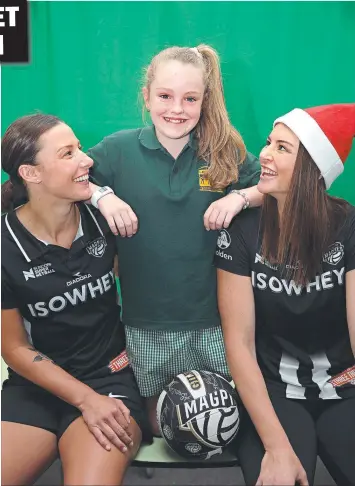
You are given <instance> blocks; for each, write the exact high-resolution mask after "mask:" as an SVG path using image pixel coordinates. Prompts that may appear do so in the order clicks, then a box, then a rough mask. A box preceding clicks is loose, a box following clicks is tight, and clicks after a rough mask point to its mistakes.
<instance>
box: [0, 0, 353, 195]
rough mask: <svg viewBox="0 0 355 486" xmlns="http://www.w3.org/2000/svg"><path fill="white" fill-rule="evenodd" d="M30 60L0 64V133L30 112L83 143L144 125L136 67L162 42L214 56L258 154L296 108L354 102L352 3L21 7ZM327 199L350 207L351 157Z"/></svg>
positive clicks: (233, 111)
mask: <svg viewBox="0 0 355 486" xmlns="http://www.w3.org/2000/svg"><path fill="white" fill-rule="evenodd" d="M30 30H31V63H30V64H29V65H22V66H20V65H19V66H3V67H2V110H1V111H2V132H4V131H5V129H6V128H7V126H8V125H9V124H10V123H11V122H12V121H13V120H14V119H16V118H17V117H19V116H22V115H25V114H29V113H33V112H35V111H37V110H39V111H41V112H45V113H53V114H55V115H58V116H59V117H61V118H62V119H63V120H64V121H66V122H67V123H68V124H69V125H71V126H72V127H73V129H74V131H75V133H76V135H77V136H78V137H79V138H80V140H81V142H82V143H83V145H84V147H86V148H88V147H90V146H92V145H94V144H95V143H97V142H98V141H99V140H100V139H101V138H102V137H103V136H105V135H108V134H110V133H112V132H114V131H116V130H120V129H126V128H134V127H138V126H140V125H142V119H141V105H140V101H139V96H138V93H139V90H140V86H141V79H142V68H143V66H145V65H146V64H147V63H148V62H149V60H150V58H151V57H152V55H154V54H155V53H157V52H158V51H159V50H161V49H163V48H165V47H167V46H171V45H181V46H191V47H193V46H196V45H197V44H199V43H207V44H211V45H212V46H213V47H214V48H215V49H217V51H218V52H219V53H220V55H221V61H222V71H223V77H224V84H225V96H226V100H227V106H228V111H229V113H230V116H231V119H232V122H233V124H234V125H235V126H236V128H237V129H238V130H239V131H240V132H241V134H242V136H243V137H244V140H245V142H246V145H247V147H248V149H249V150H250V151H251V152H253V153H255V154H259V151H260V148H261V147H262V145H263V144H264V140H265V139H266V137H267V135H268V133H269V131H270V129H271V126H272V122H273V120H274V119H275V118H276V117H277V116H279V115H281V114H284V113H285V112H286V111H288V110H290V109H292V108H294V107H300V108H306V107H309V106H314V105H321V104H328V103H339V102H354V101H355V3H353V2H253V1H252V2H207V1H205V2H104V1H97V2H89V1H88V2H86V1H83V2H75V1H70V2H56V1H48V2H30ZM331 192H332V193H333V194H336V195H338V196H341V197H344V198H346V199H348V200H349V201H350V202H352V203H353V204H355V150H354V149H353V151H352V154H351V157H350V158H349V159H348V162H347V163H346V167H345V172H344V174H343V175H342V176H341V177H340V178H339V179H338V180H337V181H336V182H335V183H334V185H333V186H332V189H331Z"/></svg>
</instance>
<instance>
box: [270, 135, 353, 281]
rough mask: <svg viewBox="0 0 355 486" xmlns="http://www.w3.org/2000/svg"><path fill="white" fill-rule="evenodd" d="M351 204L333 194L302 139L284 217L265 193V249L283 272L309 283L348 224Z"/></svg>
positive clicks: (275, 202) (283, 212) (272, 199)
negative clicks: (330, 247)
mask: <svg viewBox="0 0 355 486" xmlns="http://www.w3.org/2000/svg"><path fill="white" fill-rule="evenodd" d="M348 208H349V204H348V203H347V202H346V201H344V200H343V199H338V198H335V197H332V196H329V195H328V194H327V193H326V190H325V184H324V179H323V177H321V174H320V171H319V169H318V167H317V166H316V164H315V163H314V162H313V160H312V158H311V156H310V155H309V153H308V152H307V150H306V149H305V147H304V146H303V145H302V144H301V143H300V146H299V150H298V154H297V158H296V163H295V168H294V171H293V174H292V178H291V182H290V188H289V191H288V194H287V197H286V201H285V206H284V208H283V211H282V216H281V221H280V218H279V212H278V207H277V201H276V199H275V198H274V197H272V196H271V195H266V196H265V197H264V202H263V206H262V215H261V234H262V247H261V252H262V255H263V257H264V258H266V259H267V260H268V261H269V262H270V263H272V264H276V265H280V267H281V271H282V273H283V274H286V275H287V277H289V278H293V279H294V280H295V281H296V282H297V283H298V284H302V285H306V284H307V283H308V282H310V281H311V280H312V279H313V278H314V277H315V276H316V275H317V273H318V272H320V271H321V263H322V262H321V255H322V254H323V253H324V252H325V251H326V249H327V247H328V246H329V245H330V244H331V243H333V241H331V238H332V237H334V234H336V232H337V231H338V230H339V229H340V226H341V225H342V224H344V220H345V217H346V212H347V210H348Z"/></svg>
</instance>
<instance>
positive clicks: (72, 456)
mask: <svg viewBox="0 0 355 486" xmlns="http://www.w3.org/2000/svg"><path fill="white" fill-rule="evenodd" d="M131 432H132V438H133V447H132V448H129V449H128V451H127V452H126V453H123V452H121V451H120V450H119V449H117V448H116V447H114V446H113V447H112V448H111V450H110V451H107V450H105V449H104V448H103V447H102V446H101V445H100V444H99V443H98V442H97V441H96V439H95V437H94V436H93V435H92V434H91V432H90V431H89V429H88V428H87V426H86V424H85V422H84V421H83V419H82V418H81V417H79V418H78V419H76V420H75V421H74V422H72V423H71V425H70V426H69V427H68V429H67V430H66V431H65V432H64V434H63V435H62V437H61V439H60V441H59V450H60V457H61V460H62V465H63V472H64V483H65V484H66V485H78V484H81V485H85V486H88V485H97V484H101V485H120V484H122V481H123V478H124V475H125V472H126V470H127V468H128V466H129V464H130V462H131V461H132V459H133V458H134V457H135V455H136V454H137V451H138V449H139V447H140V443H141V440H142V433H141V430H140V428H139V426H138V425H137V423H136V422H135V420H134V419H133V418H131Z"/></svg>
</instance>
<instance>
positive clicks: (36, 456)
mask: <svg viewBox="0 0 355 486" xmlns="http://www.w3.org/2000/svg"><path fill="white" fill-rule="evenodd" d="M1 436H2V437H1V439H2V440H1V443H2V444H1V445H2V447H1V482H2V484H6V485H24V484H33V483H34V482H35V481H36V479H37V478H38V477H39V476H40V475H41V474H42V473H43V472H44V471H45V470H46V469H47V468H48V467H49V466H50V465H51V464H52V462H53V461H54V460H55V459H56V457H57V455H58V451H57V440H56V436H55V435H54V434H52V433H51V432H49V431H47V430H43V429H40V428H39V427H32V426H30V425H24V424H18V423H14V422H1Z"/></svg>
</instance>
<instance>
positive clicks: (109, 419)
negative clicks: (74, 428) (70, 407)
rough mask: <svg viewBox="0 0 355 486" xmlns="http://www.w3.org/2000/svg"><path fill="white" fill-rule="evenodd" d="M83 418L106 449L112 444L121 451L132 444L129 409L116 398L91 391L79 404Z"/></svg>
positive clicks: (124, 450)
mask: <svg viewBox="0 0 355 486" xmlns="http://www.w3.org/2000/svg"><path fill="white" fill-rule="evenodd" d="M78 408H79V410H80V411H81V413H82V416H83V419H84V421H85V423H86V425H87V426H88V428H89V430H90V432H91V433H92V434H93V435H94V436H95V438H96V440H97V441H98V443H99V444H100V445H101V446H102V447H103V448H104V449H106V450H107V451H109V450H110V449H111V445H112V444H113V445H114V446H116V447H117V448H118V449H120V450H121V451H122V452H126V451H127V447H132V446H133V441H132V433H131V431H130V427H129V424H130V411H129V409H128V408H127V407H126V406H125V405H124V403H123V402H122V401H121V400H119V399H117V398H111V397H107V396H105V395H100V394H99V393H96V392H94V391H93V392H92V393H89V394H88V395H86V396H85V398H84V400H83V402H82V403H81V404H80V405H79V407H78Z"/></svg>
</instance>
